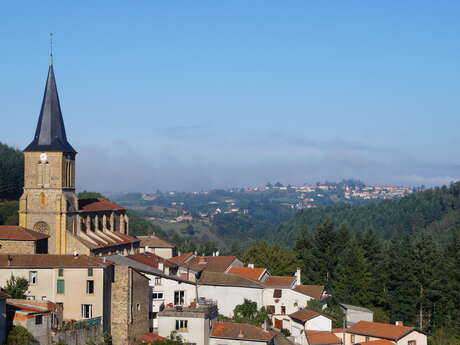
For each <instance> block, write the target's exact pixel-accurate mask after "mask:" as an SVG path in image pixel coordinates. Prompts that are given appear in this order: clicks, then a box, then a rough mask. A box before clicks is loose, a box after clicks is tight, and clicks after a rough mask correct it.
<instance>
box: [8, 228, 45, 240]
mask: <svg viewBox="0 0 460 345" xmlns="http://www.w3.org/2000/svg"><path fill="white" fill-rule="evenodd" d="M48 237H49V235H46V234H42V233H41V232H37V231H32V230H29V229H26V228H23V227H21V226H12V225H11V226H10V225H0V240H11V241H38V240H43V239H45V238H48Z"/></svg>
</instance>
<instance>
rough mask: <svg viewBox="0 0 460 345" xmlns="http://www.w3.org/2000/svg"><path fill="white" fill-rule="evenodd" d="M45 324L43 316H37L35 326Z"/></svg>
mask: <svg viewBox="0 0 460 345" xmlns="http://www.w3.org/2000/svg"><path fill="white" fill-rule="evenodd" d="M42 323H43V315H36V316H35V324H36V325H41V324H42Z"/></svg>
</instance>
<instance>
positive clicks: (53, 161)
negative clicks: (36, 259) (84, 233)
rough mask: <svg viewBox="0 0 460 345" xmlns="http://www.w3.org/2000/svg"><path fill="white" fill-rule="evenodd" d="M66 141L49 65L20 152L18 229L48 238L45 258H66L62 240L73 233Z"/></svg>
mask: <svg viewBox="0 0 460 345" xmlns="http://www.w3.org/2000/svg"><path fill="white" fill-rule="evenodd" d="M76 154H77V152H76V151H75V150H74V148H73V147H72V146H71V145H70V144H69V142H68V141H67V136H66V132H65V127H64V120H63V118H62V113H61V106H60V104H59V97H58V92H57V87H56V80H55V77H54V70H53V64H52V63H50V66H49V69H48V78H47V81H46V87H45V93H44V96H43V102H42V106H41V110H40V116H39V118H38V124H37V129H36V131H35V137H34V139H33V140H32V142H31V143H30V144H29V146H27V147H26V149H25V150H24V193H23V195H22V196H21V199H20V202H19V225H20V226H22V227H25V228H28V229H32V230H35V231H39V232H42V233H46V234H48V235H50V238H49V240H48V253H49V254H66V237H67V236H68V234H69V233H73V232H74V231H75V229H76V226H77V222H76V218H77V213H78V200H77V196H76V195H75V156H76Z"/></svg>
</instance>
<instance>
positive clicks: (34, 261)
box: [0, 254, 111, 269]
mask: <svg viewBox="0 0 460 345" xmlns="http://www.w3.org/2000/svg"><path fill="white" fill-rule="evenodd" d="M9 258H10V259H11V262H10V263H9V262H8V259H9ZM110 265H111V263H110V262H104V261H103V260H101V259H99V258H96V257H94V256H87V255H77V256H74V255H53V254H9V255H8V254H0V269H2V268H10V267H24V268H28V267H46V268H56V267H61V268H66V267H68V268H74V267H75V268H77V267H106V266H110Z"/></svg>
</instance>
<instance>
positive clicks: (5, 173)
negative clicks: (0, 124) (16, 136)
mask: <svg viewBox="0 0 460 345" xmlns="http://www.w3.org/2000/svg"><path fill="white" fill-rule="evenodd" d="M23 180H24V162H23V157H22V152H21V151H19V150H16V149H13V148H11V147H9V146H8V145H5V144H2V143H0V201H2V200H17V199H19V197H20V196H21V194H22V187H23Z"/></svg>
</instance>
